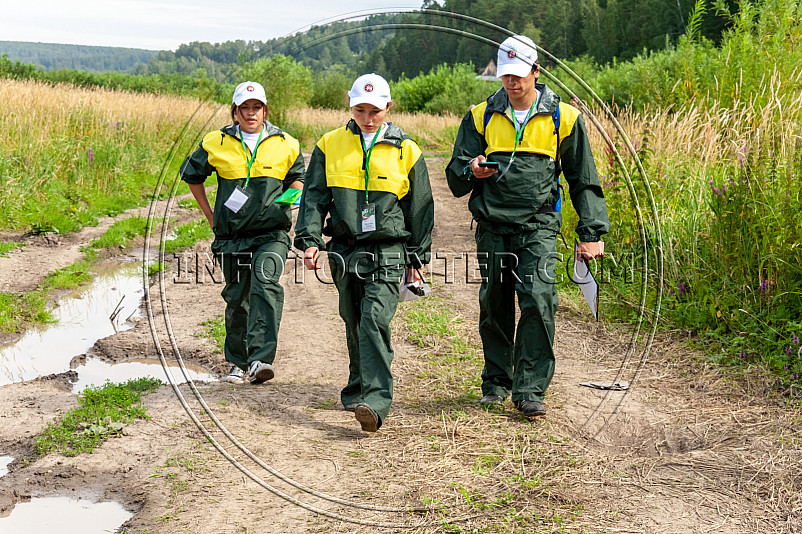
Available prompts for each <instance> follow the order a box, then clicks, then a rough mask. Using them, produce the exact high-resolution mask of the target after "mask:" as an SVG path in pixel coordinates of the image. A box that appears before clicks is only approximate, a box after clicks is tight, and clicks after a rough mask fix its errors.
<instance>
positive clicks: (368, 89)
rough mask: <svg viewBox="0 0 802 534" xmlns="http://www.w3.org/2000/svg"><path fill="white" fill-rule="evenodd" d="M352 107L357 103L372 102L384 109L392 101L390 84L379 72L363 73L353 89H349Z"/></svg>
mask: <svg viewBox="0 0 802 534" xmlns="http://www.w3.org/2000/svg"><path fill="white" fill-rule="evenodd" d="M348 97H349V98H350V99H351V101H350V103H349V104H348V105H349V106H351V107H354V106H356V105H357V104H371V105H373V106H376V107H377V108H379V109H384V108H386V107H387V104H389V103H390V100H392V98H390V84H388V83H387V80H385V79H384V78H382V77H381V76H379V75H378V74H373V73H371V74H363V75H362V76H360V77H359V78H357V79H356V81H355V82H354V85H353V86H351V90H350V91H348Z"/></svg>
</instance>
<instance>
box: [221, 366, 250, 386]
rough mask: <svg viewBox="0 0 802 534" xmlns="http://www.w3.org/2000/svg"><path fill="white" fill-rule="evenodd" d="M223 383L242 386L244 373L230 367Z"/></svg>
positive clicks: (235, 367)
mask: <svg viewBox="0 0 802 534" xmlns="http://www.w3.org/2000/svg"><path fill="white" fill-rule="evenodd" d="M223 382H228V383H229V384H242V383H243V382H245V371H243V370H242V369H240V368H239V367H237V366H236V365H232V366H231V370H230V371H229V372H228V374H227V375H226V376H225V378H223Z"/></svg>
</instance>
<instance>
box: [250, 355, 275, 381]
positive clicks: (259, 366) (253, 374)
mask: <svg viewBox="0 0 802 534" xmlns="http://www.w3.org/2000/svg"><path fill="white" fill-rule="evenodd" d="M248 375H249V377H250V381H251V384H261V383H262V382H267V381H268V380H272V379H273V376H274V373H273V366H272V365H270V364H269V363H265V362H260V361H258V360H257V361H253V362H251V364H250V365H249V366H248Z"/></svg>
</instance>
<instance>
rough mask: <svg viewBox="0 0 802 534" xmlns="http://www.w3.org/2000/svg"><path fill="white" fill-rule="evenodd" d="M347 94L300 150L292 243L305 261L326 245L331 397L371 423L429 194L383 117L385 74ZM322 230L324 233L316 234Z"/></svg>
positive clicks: (414, 161)
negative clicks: (339, 347) (332, 333)
mask: <svg viewBox="0 0 802 534" xmlns="http://www.w3.org/2000/svg"><path fill="white" fill-rule="evenodd" d="M348 96H349V97H350V105H351V111H352V114H353V119H351V120H350V121H349V122H348V124H346V125H345V126H344V127H342V128H338V129H336V130H334V131H331V132H329V133H327V134H325V135H324V136H323V137H322V138H321V139H320V141H318V143H317V145H316V146H315V149H314V151H313V153H312V158H311V159H310V160H309V169H308V171H307V174H306V187H305V188H304V193H303V196H302V197H301V207H300V212H299V214H298V222H297V224H296V227H295V247H296V248H298V249H300V250H303V251H304V264H305V265H306V267H307V269H315V268H317V264H316V260H317V255H318V252H319V251H320V250H326V251H327V252H328V259H329V265H330V267H331V276H332V277H333V279H334V284H335V286H336V287H337V291H338V293H339V299H340V306H339V307H340V316H341V317H342V319H343V321H344V322H345V332H346V342H347V345H348V356H349V376H348V384H347V385H346V386H345V388H343V390H342V392H341V394H340V400H341V401H342V403H343V407H344V409H345V410H348V411H353V412H354V413H355V416H356V419H357V420H358V421H359V423H360V424H361V426H362V430H364V431H366V432H375V431H376V430H378V428H379V427H380V426H381V425H382V423H383V422H384V420H385V419H386V418H387V414H388V413H389V411H390V405H391V403H392V399H393V377H392V374H391V372H390V364H391V362H392V359H393V348H392V345H391V342H390V320H391V319H392V318H393V315H395V311H396V307H397V306H398V298H399V289H400V284H401V281H402V276H405V277H406V279H407V281H414V280H420V272H419V271H418V269H420V268H421V267H422V266H423V264H426V263H428V262H429V259H430V255H431V242H432V239H431V232H432V227H433V225H434V201H433V200H432V190H431V186H430V184H429V174H428V171H427V170H426V163H425V161H424V159H423V156H422V154H421V151H420V148H418V145H417V144H415V142H414V141H413V140H412V139H410V138H409V136H408V135H406V134H405V133H404V132H403V131H402V130H401V129H400V128H399V127H398V126H396V125H394V124H393V123H388V122H385V121H384V119H385V115H386V114H387V111H388V110H389V109H390V106H391V103H392V101H391V98H390V86H389V85H388V84H387V81H385V79H384V78H382V77H381V76H379V75H377V74H365V75H364V76H360V77H359V78H357V79H356V81H355V82H354V84H353V87H352V88H351V90H350V91H349V92H348ZM327 217H328V220H326V218H327ZM324 221H325V226H324ZM323 235H326V236H329V237H330V238H331V239H330V240H329V241H328V242H327V243H324V241H323Z"/></svg>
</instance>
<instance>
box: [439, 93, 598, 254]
mask: <svg viewBox="0 0 802 534" xmlns="http://www.w3.org/2000/svg"><path fill="white" fill-rule="evenodd" d="M536 88H537V89H538V90H539V91H540V98H539V100H538V102H537V105H536V108H535V110H534V113H533V115H532V116H531V117H530V118H529V121H528V122H527V123H526V125H525V126H524V131H523V135H522V136H521V139H520V141H519V144H518V148H517V150H516V152H515V159H514V161H513V164H512V167H510V169H509V171H507V174H506V175H504V177H503V178H502V179H501V180H498V177H499V175H500V174H501V172H502V171H503V170H504V169H505V168H506V167H507V164H508V163H509V161H510V156H511V154H512V151H513V148H514V146H515V126H514V122H513V121H514V120H515V119H514V117H513V116H512V110H511V108H510V102H509V97H508V96H507V92H506V91H504V89H499V90H498V91H497V92H496V93H495V94H494V95H492V96H491V97H490V98H488V99H487V101H486V102H483V103H482V104H479V105H478V106H475V107H474V108H473V109H471V111H469V112H468V114H467V115H466V116H465V118H463V120H462V123H461V125H460V128H459V132H458V133H457V139H456V141H455V143H454V152H453V155H452V158H451V161H450V162H449V164H448V167H447V168H446V178H447V179H448V186H449V188H450V189H451V192H452V193H453V194H454V196H457V197H461V196H463V195H466V194H468V193H471V198H470V200H469V202H468V208H469V209H470V210H471V213H472V214H473V217H474V218H475V219H476V220H477V222H478V224H479V225H481V226H483V227H485V228H486V229H487V230H490V231H493V232H497V233H515V232H518V231H520V230H529V229H537V228H542V227H547V228H552V229H554V230H555V231H557V232H558V231H559V229H560V226H561V224H562V216H561V214H560V213H559V211H558V210H557V205H558V201H559V199H560V190H559V182H558V176H559V173H560V171H562V174H563V176H564V177H565V180H566V182H567V183H568V187H569V193H570V195H571V202H572V203H573V205H574V208H575V209H576V212H577V214H578V215H579V223H578V225H577V228H576V232H577V234H578V236H579V239H580V240H581V241H598V240H599V238H600V237H601V235H602V234H605V233H607V231H608V230H609V228H610V221H609V218H608V215H607V204H606V203H605V200H604V194H603V192H602V189H601V185H600V184H599V178H598V175H597V173H596V164H595V163H594V161H593V154H592V152H591V150H590V143H589V142H588V135H587V131H586V130H585V124H584V121H583V120H582V115H581V114H580V113H579V110H577V109H576V108H574V107H573V106H570V105H568V104H563V103H561V102H560V97H559V96H558V95H557V94H555V93H554V92H553V91H551V90H550V89H549V88H548V87H546V86H545V85H544V84H541V83H538V84H536ZM558 106H559V113H555V112H556V111H557V109H558ZM555 116H556V117H559V118H558V119H557V118H555ZM558 124H559V130H558V131H555V130H556V127H557V125H558ZM558 145H559V146H558ZM480 154H483V155H484V156H485V157H486V158H487V159H488V160H490V161H497V162H499V167H500V169H499V171H498V172H497V173H496V174H494V175H493V176H491V177H489V178H486V179H484V180H478V179H476V178H475V177H474V176H473V174H472V173H471V171H470V165H469V164H470V160H471V159H472V158H474V157H476V156H478V155H480ZM558 154H559V157H558Z"/></svg>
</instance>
